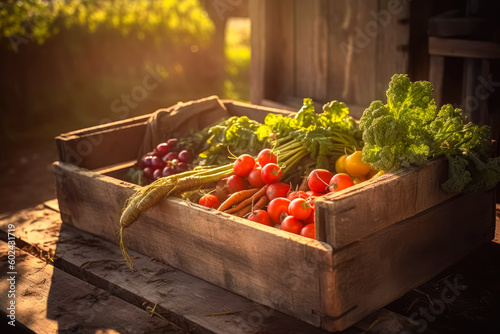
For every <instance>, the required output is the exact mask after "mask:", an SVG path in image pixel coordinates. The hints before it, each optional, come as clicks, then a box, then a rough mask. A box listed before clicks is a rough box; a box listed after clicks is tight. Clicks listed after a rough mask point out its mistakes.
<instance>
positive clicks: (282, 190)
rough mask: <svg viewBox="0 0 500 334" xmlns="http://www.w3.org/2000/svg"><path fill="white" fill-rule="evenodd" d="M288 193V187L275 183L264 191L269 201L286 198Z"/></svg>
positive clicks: (287, 185)
mask: <svg viewBox="0 0 500 334" xmlns="http://www.w3.org/2000/svg"><path fill="white" fill-rule="evenodd" d="M289 191H290V185H289V184H287V183H283V182H275V183H272V184H270V185H269V187H267V190H266V195H267V197H268V198H269V200H270V201H272V200H273V199H275V198H278V197H286V195H287V194H288V192H289Z"/></svg>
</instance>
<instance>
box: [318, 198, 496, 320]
mask: <svg viewBox="0 0 500 334" xmlns="http://www.w3.org/2000/svg"><path fill="white" fill-rule="evenodd" d="M492 207H494V194H493V192H491V191H490V192H488V193H476V194H468V195H463V196H459V197H456V198H452V199H450V200H448V201H446V202H444V203H442V204H440V205H438V206H436V207H434V208H432V210H427V211H425V212H422V213H421V214H418V215H416V216H414V217H412V218H409V219H407V220H404V221H402V222H399V223H397V224H394V225H391V226H389V227H387V228H385V229H384V230H382V231H379V232H378V233H374V234H372V235H370V236H367V237H365V238H363V239H360V240H359V241H357V242H356V243H354V244H352V245H350V246H348V247H345V248H343V249H341V250H339V251H335V252H334V255H333V261H334V271H333V272H332V274H331V275H332V277H334V280H333V282H334V283H335V286H336V290H337V291H342V293H340V294H337V295H336V296H335V298H334V300H332V306H333V307H334V309H333V310H334V311H333V312H329V314H332V313H333V314H337V315H338V318H335V319H334V321H332V322H331V324H330V325H331V326H329V325H328V324H326V326H324V328H326V329H328V330H337V329H342V328H345V327H347V326H350V325H352V323H354V322H355V321H357V319H359V317H364V316H366V312H369V310H370V309H377V308H380V307H382V306H384V305H385V304H387V303H388V302H390V300H394V299H397V298H399V297H401V296H402V295H403V294H404V293H406V292H407V291H409V290H411V289H413V288H415V287H417V286H419V285H421V284H422V283H424V282H426V281H427V280H429V279H431V278H432V277H434V276H435V275H436V274H437V273H439V272H441V271H442V270H444V269H445V268H447V267H449V266H450V265H452V264H454V263H456V262H458V261H459V260H460V259H462V258H463V257H465V256H466V255H467V254H468V253H470V252H471V251H473V250H475V249H476V248H478V247H479V246H481V245H482V244H484V243H486V242H488V241H489V240H491V239H492V238H493V235H494V228H495V214H494V211H492V210H490V209H491V208H492Z"/></svg>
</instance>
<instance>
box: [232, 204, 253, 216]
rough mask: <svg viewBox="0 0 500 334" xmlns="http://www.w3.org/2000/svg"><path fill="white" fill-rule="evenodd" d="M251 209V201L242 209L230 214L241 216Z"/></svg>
mask: <svg viewBox="0 0 500 334" xmlns="http://www.w3.org/2000/svg"><path fill="white" fill-rule="evenodd" d="M251 210H252V203H250V204H248V205H247V206H245V207H243V208H242V209H240V210H238V211H236V212H233V213H232V215H233V216H236V217H243V216H244V215H246V214H247V213H249V212H250V211H251Z"/></svg>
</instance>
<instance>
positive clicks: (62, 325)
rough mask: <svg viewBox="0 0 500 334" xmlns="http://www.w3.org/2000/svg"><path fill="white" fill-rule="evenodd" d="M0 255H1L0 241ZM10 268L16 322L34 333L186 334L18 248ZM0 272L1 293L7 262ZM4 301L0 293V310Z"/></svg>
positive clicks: (1, 244) (0, 245)
mask: <svg viewBox="0 0 500 334" xmlns="http://www.w3.org/2000/svg"><path fill="white" fill-rule="evenodd" d="M0 256H1V257H2V259H4V258H6V257H7V243H5V242H3V241H0ZM16 269H17V275H16V284H15V286H16V298H15V299H13V300H15V302H16V323H17V325H20V324H22V325H24V326H25V327H27V328H28V329H29V330H32V331H33V332H35V333H41V334H43V333H65V332H78V333H109V332H113V333H117V332H118V333H144V334H146V333H165V332H168V333H187V331H184V330H181V329H180V328H178V327H177V326H175V325H173V324H171V323H170V324H169V323H166V322H165V321H164V320H162V319H160V318H157V317H154V318H150V314H149V313H148V312H147V311H146V310H143V309H141V308H139V307H135V306H133V305H131V304H129V303H127V302H124V301H123V300H120V299H119V298H117V297H114V296H111V295H110V293H109V292H108V291H105V290H102V289H99V288H96V287H94V286H92V285H90V284H88V283H85V282H84V281H81V280H79V279H77V278H75V277H73V276H71V275H70V274H67V273H65V272H63V271H62V270H60V269H57V268H54V267H53V266H51V265H48V264H47V263H45V261H42V260H40V259H38V258H36V257H34V256H32V255H30V254H28V253H25V252H24V251H21V250H20V249H16ZM0 270H1V273H0V278H1V283H0V289H1V290H2V292H5V291H7V290H8V287H7V281H6V278H7V274H6V273H7V272H8V271H9V270H8V268H7V261H4V260H2V261H1V264H0ZM9 301H10V300H9V299H8V295H7V293H2V294H0V304H1V308H2V312H4V311H5V310H6V309H7V305H8V304H7V303H8V302H9ZM117 310H119V311H117ZM2 321H5V319H3V320H2ZM17 327H19V326H17Z"/></svg>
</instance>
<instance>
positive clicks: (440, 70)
mask: <svg viewBox="0 0 500 334" xmlns="http://www.w3.org/2000/svg"><path fill="white" fill-rule="evenodd" d="M444 69H445V67H444V57H443V56H430V65H429V81H430V82H431V83H432V84H433V85H434V100H435V101H436V105H438V106H440V105H441V100H442V99H443V82H444Z"/></svg>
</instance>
